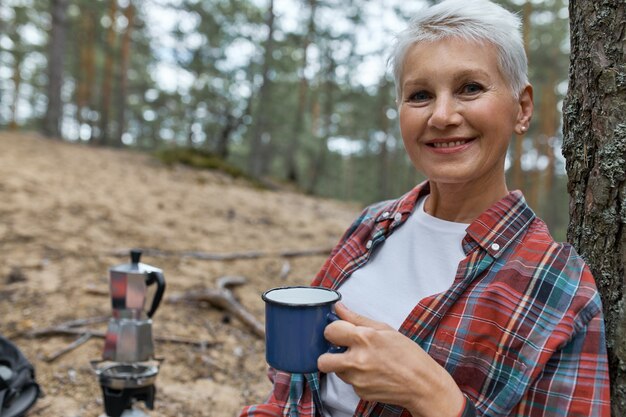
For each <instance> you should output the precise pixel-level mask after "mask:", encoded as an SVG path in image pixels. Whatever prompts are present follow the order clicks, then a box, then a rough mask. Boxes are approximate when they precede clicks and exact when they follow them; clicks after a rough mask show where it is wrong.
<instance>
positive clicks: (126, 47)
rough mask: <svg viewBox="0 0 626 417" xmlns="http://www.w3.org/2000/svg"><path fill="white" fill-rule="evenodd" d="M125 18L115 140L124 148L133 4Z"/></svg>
mask: <svg viewBox="0 0 626 417" xmlns="http://www.w3.org/2000/svg"><path fill="white" fill-rule="evenodd" d="M124 17H126V22H127V26H126V30H125V31H124V35H123V36H122V45H121V50H120V75H119V90H118V95H117V136H116V140H115V145H116V146H122V145H123V144H124V143H123V142H122V137H123V136H124V131H125V130H126V107H127V106H126V101H127V100H126V98H127V97H128V67H129V66H130V48H131V44H132V33H133V26H134V24H135V7H134V6H133V4H132V2H131V3H129V4H128V6H126V8H125V9H124Z"/></svg>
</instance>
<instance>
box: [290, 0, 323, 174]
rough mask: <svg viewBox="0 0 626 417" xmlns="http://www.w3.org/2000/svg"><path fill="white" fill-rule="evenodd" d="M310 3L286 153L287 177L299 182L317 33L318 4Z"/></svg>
mask: <svg viewBox="0 0 626 417" xmlns="http://www.w3.org/2000/svg"><path fill="white" fill-rule="evenodd" d="M308 3H309V9H310V14H309V24H308V26H307V32H306V33H305V34H304V38H303V41H302V66H301V67H300V87H299V91H298V108H297V109H296V114H295V119H294V123H293V135H292V137H291V138H289V145H288V146H287V152H286V154H285V159H286V161H285V162H286V163H285V166H286V167H287V179H288V180H289V181H292V182H295V183H297V182H298V163H297V158H296V156H297V153H298V146H299V143H300V136H301V135H302V132H303V128H302V127H303V126H302V125H303V122H304V112H305V111H306V101H307V91H308V90H309V80H308V79H307V76H306V68H307V63H308V62H307V61H308V59H307V57H308V50H309V45H310V44H311V39H312V37H313V36H314V35H315V9H316V6H317V1H316V0H308Z"/></svg>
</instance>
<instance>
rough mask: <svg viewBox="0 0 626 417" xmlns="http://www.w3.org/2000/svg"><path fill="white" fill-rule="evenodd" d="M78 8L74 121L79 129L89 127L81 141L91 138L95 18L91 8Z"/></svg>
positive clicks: (80, 4) (94, 64)
mask: <svg viewBox="0 0 626 417" xmlns="http://www.w3.org/2000/svg"><path fill="white" fill-rule="evenodd" d="M79 7H80V15H81V19H80V23H79V26H78V27H79V30H80V39H78V57H79V59H78V60H77V65H76V66H77V68H76V74H77V84H78V85H77V87H76V120H77V122H78V125H79V128H80V129H81V130H82V128H83V126H84V125H85V124H87V125H88V126H89V136H88V137H81V139H83V140H91V139H92V138H93V127H94V126H93V117H90V116H91V112H92V111H93V86H94V82H95V79H96V50H97V46H96V39H97V36H96V26H97V18H96V14H95V12H94V11H93V10H92V8H91V7H89V6H86V5H85V4H84V3H79Z"/></svg>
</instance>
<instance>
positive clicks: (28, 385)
mask: <svg viewBox="0 0 626 417" xmlns="http://www.w3.org/2000/svg"><path fill="white" fill-rule="evenodd" d="M40 395H41V388H40V387H39V384H37V382H35V368H34V367H33V365H32V364H31V363H30V362H29V361H28V360H27V359H26V357H25V356H24V355H23V354H22V352H20V350H19V349H18V348H17V346H15V345H14V344H13V343H12V342H11V341H9V340H8V339H6V338H4V337H3V336H2V335H0V417H18V416H22V415H24V413H26V411H27V410H28V409H29V408H30V407H32V405H33V404H34V403H35V401H37V398H39V396H40Z"/></svg>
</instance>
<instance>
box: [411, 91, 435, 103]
mask: <svg viewBox="0 0 626 417" xmlns="http://www.w3.org/2000/svg"><path fill="white" fill-rule="evenodd" d="M429 98H430V94H429V93H428V92H427V91H423V90H422V91H416V92H414V93H411V94H410V95H409V100H408V101H426V100H428V99H429Z"/></svg>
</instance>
